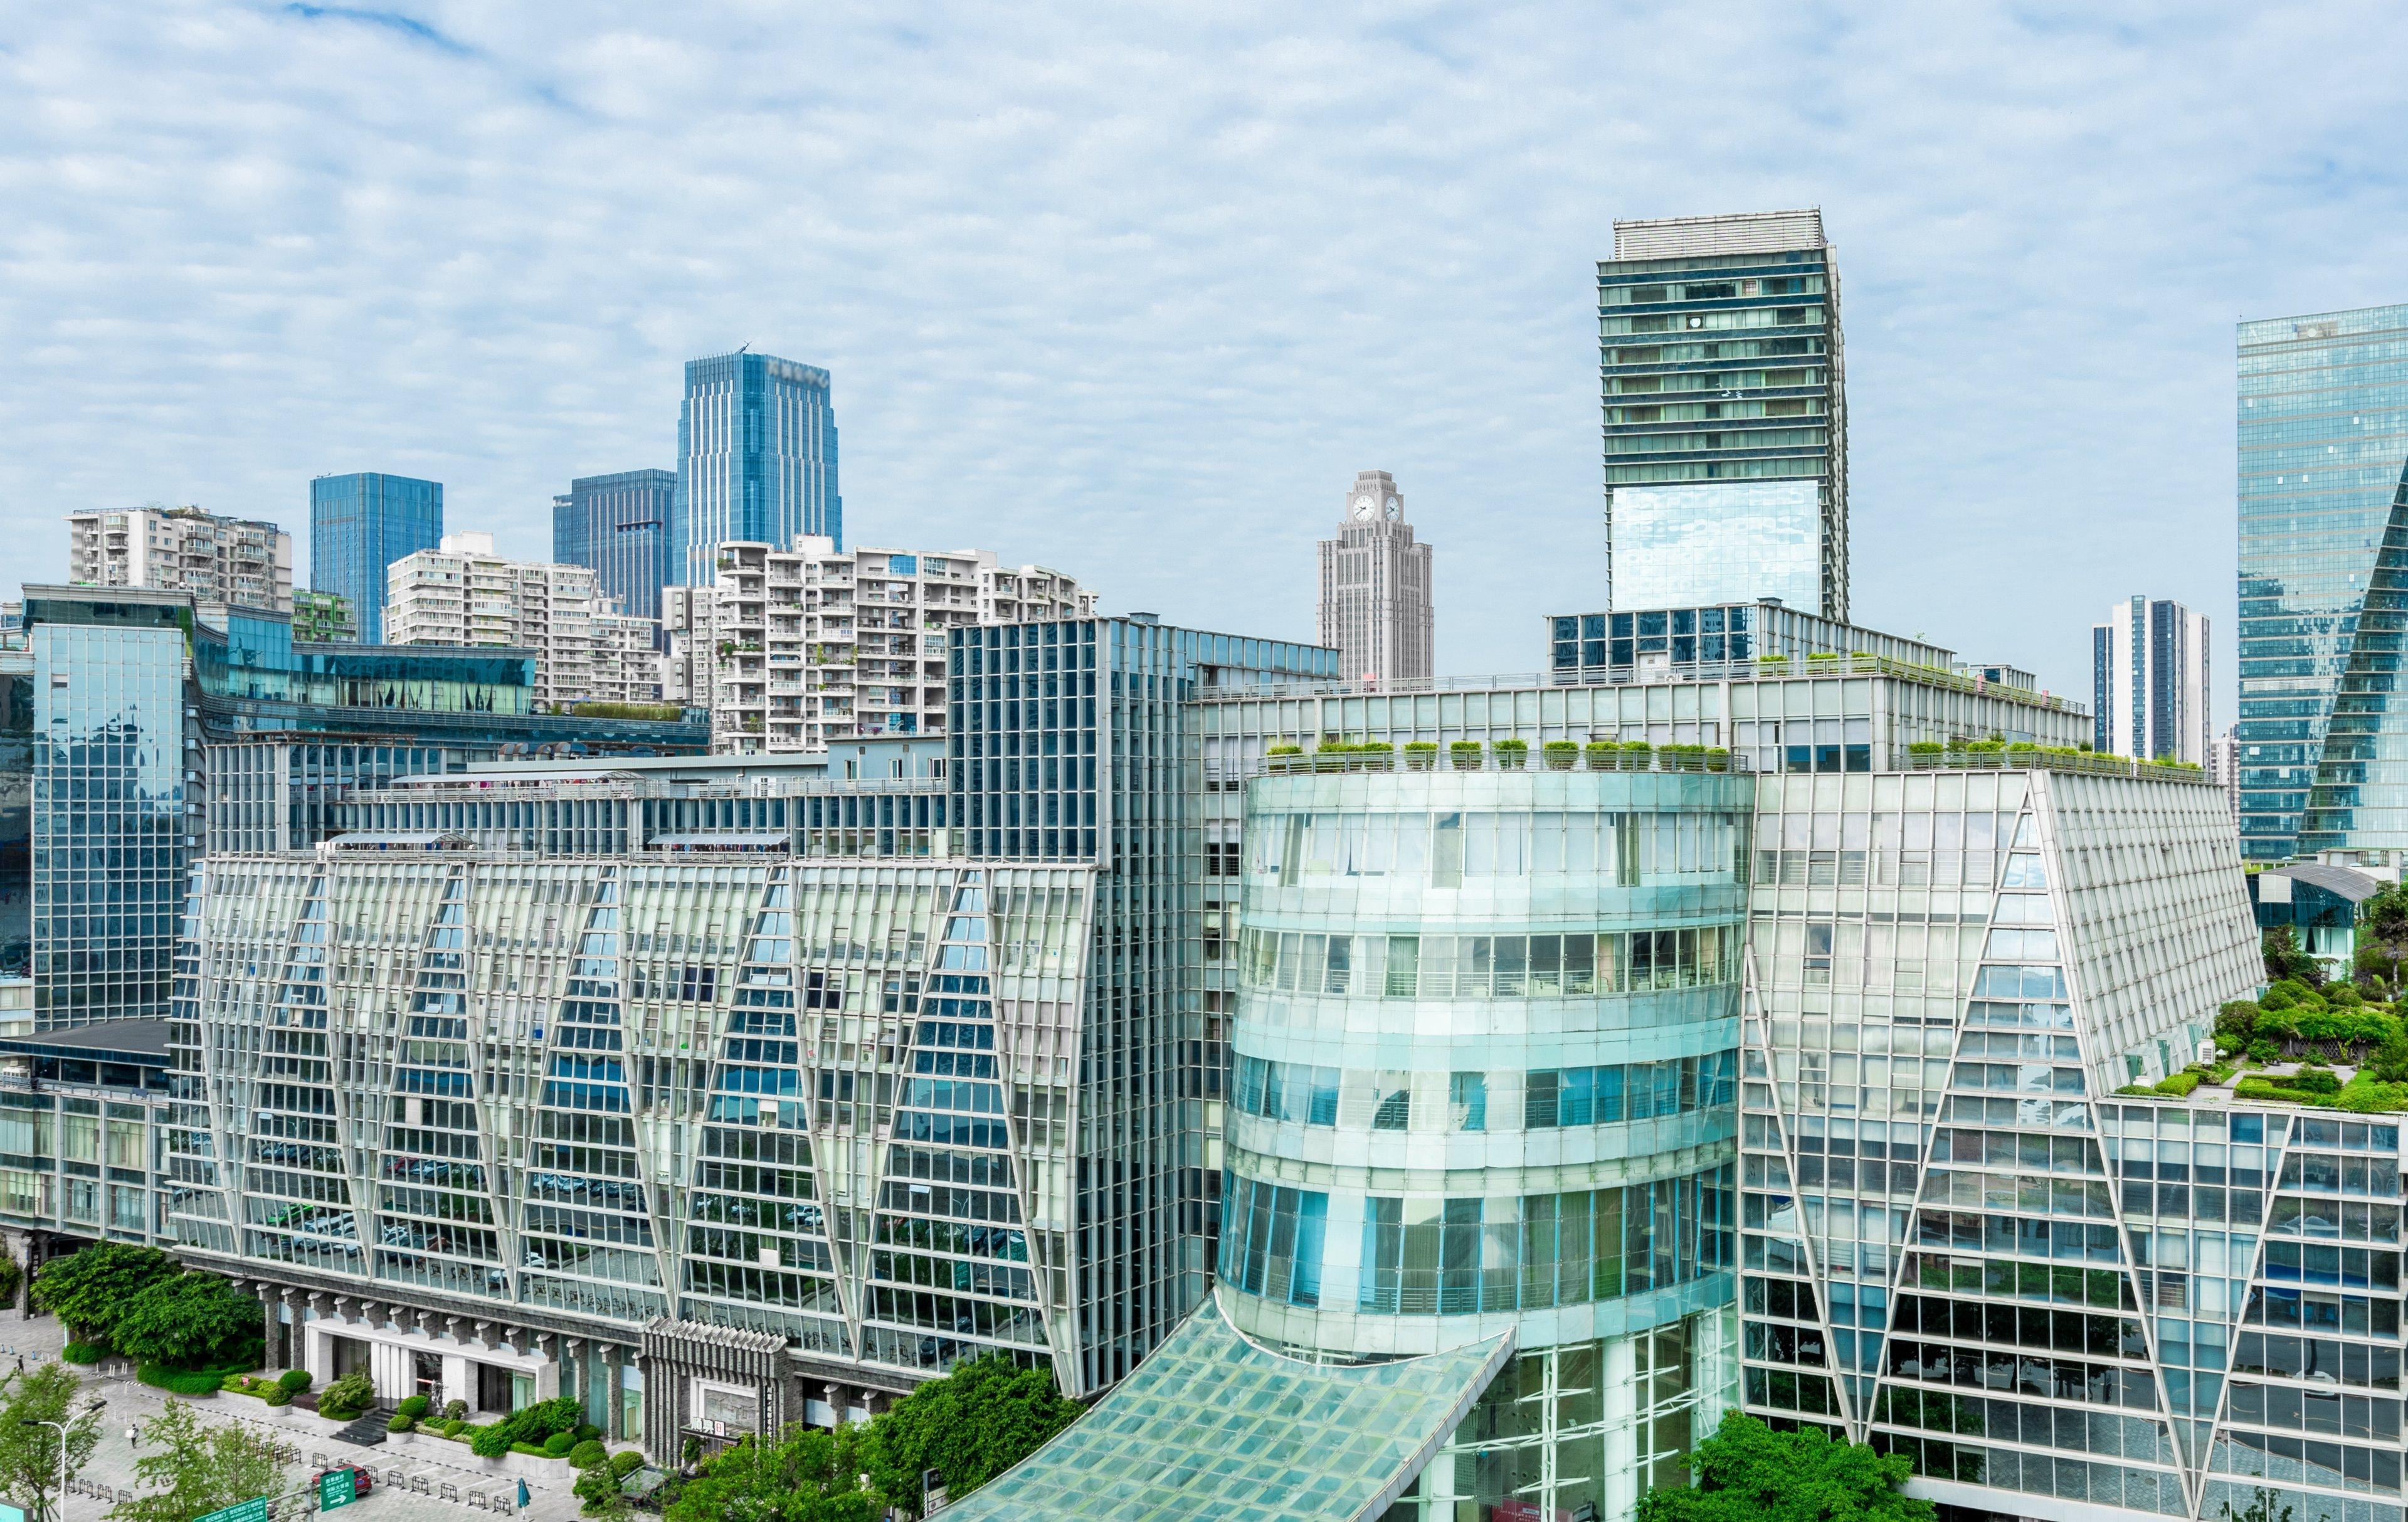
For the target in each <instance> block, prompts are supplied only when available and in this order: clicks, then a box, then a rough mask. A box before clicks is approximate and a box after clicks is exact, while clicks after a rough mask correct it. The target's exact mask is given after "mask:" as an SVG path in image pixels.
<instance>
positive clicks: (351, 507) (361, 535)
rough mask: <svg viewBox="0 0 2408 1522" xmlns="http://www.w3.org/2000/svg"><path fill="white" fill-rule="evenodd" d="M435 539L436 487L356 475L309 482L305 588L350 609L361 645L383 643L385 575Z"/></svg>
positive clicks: (439, 503)
mask: <svg viewBox="0 0 2408 1522" xmlns="http://www.w3.org/2000/svg"><path fill="white" fill-rule="evenodd" d="M442 539H443V483H442V482H441V481H419V480H416V479H414V478H412V477H409V476H391V475H386V474H385V473H383V472H382V471H376V470H363V471H359V472H356V473H354V474H351V475H348V476H320V477H318V478H317V479H316V480H314V481H310V482H309V585H310V587H311V588H312V589H313V590H315V591H319V592H331V593H334V594H335V595H336V596H339V597H341V598H343V599H344V600H345V601H346V602H348V603H350V604H351V616H352V617H353V618H354V619H355V620H357V621H358V624H359V629H360V639H361V642H362V643H365V644H371V645H377V644H383V643H386V642H387V636H386V634H385V627H384V593H385V568H386V567H389V566H391V565H392V564H393V563H394V561H396V560H399V559H400V558H401V557H402V556H404V555H407V554H412V553H416V552H418V551H420V550H432V549H434V548H435V547H436V546H437V544H439V543H441V542H442Z"/></svg>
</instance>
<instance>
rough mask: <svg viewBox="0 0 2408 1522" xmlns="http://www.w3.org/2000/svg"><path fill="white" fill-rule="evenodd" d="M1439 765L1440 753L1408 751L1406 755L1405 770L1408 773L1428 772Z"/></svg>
mask: <svg viewBox="0 0 2408 1522" xmlns="http://www.w3.org/2000/svg"><path fill="white" fill-rule="evenodd" d="M1437 765H1438V753H1437V752H1436V751H1407V752H1406V753H1405V769H1406V770H1407V771H1428V770H1430V769H1431V768H1434V767H1436V766H1437Z"/></svg>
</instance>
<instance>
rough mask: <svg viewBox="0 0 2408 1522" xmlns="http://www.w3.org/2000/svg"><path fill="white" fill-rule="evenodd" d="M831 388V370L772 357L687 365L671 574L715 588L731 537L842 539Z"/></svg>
mask: <svg viewBox="0 0 2408 1522" xmlns="http://www.w3.org/2000/svg"><path fill="white" fill-rule="evenodd" d="M829 387H830V382H829V378H828V372H827V371H825V370H823V369H819V368H817V367H815V366H810V365H797V364H796V363H795V362H794V361H792V360H786V359H776V358H772V357H771V356H769V355H767V354H755V353H750V352H738V353H733V354H716V355H712V356H710V357H709V358H705V359H695V360H688V361H687V362H686V366H685V400H684V401H683V403H682V404H681V406H680V407H679V409H678V477H677V492H676V495H675V496H674V497H673V498H672V499H671V502H670V505H669V523H668V563H669V575H670V577H671V579H672V580H674V581H676V582H680V583H681V584H682V585H685V586H709V585H710V583H711V581H712V579H713V578H714V577H716V576H717V575H718V569H719V547H720V546H721V545H723V544H727V543H731V542H742V543H747V544H785V543H788V542H790V541H791V540H792V539H793V538H795V536H796V535H797V534H818V535H824V536H825V537H826V538H828V539H830V540H831V541H833V542H834V543H836V544H838V545H841V544H843V542H844V499H843V497H842V496H841V495H839V493H838V491H837V432H836V413H835V410H834V408H833V406H832V405H831V402H830V389H829Z"/></svg>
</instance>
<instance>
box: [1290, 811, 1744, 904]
mask: <svg viewBox="0 0 2408 1522" xmlns="http://www.w3.org/2000/svg"><path fill="white" fill-rule="evenodd" d="M1746 834H1747V816H1746V815H1744V814H1705V813H1617V812H1589V811H1575V812H1565V811H1553V810H1547V811H1513V812H1499V811H1480V810H1475V811H1446V812H1441V813H1426V814H1423V813H1339V812H1327V813H1294V814H1267V815H1263V816H1260V817H1259V818H1257V819H1256V820H1255V821H1254V827H1253V828H1252V829H1250V830H1249V831H1248V832H1247V842H1248V848H1249V849H1248V851H1247V856H1246V869H1247V871H1248V872H1249V873H1251V874H1255V875H1260V876H1263V877H1266V878H1269V879H1271V880H1273V881H1276V882H1277V883H1281V884H1283V885H1286V886H1294V885H1295V884H1297V883H1301V882H1303V881H1305V880H1306V879H1308V878H1316V877H1398V878H1403V879H1408V880H1412V881H1416V882H1421V881H1426V882H1427V883H1429V884H1430V885H1431V886H1432V887H1440V888H1452V887H1460V886H1462V885H1463V881H1464V879H1466V878H1490V877H1531V876H1541V877H1555V876H1581V877H1600V878H1603V879H1605V880H1607V881H1610V882H1612V883H1617V884H1620V885H1622V886H1625V887H1630V886H1636V885H1637V884H1639V883H1645V882H1654V881H1656V879H1659V878H1663V877H1668V876H1672V875H1675V874H1678V875H1682V876H1698V875H1701V874H1702V875H1709V876H1716V877H1721V876H1727V875H1730V874H1732V873H1735V872H1737V871H1738V870H1740V869H1741V868H1742V866H1743V865H1744V862H1745V857H1744V856H1743V855H1742V849H1741V846H1742V841H1743V840H1745V839H1746Z"/></svg>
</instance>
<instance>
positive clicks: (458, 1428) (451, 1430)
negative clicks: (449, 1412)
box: [443, 1400, 468, 1438]
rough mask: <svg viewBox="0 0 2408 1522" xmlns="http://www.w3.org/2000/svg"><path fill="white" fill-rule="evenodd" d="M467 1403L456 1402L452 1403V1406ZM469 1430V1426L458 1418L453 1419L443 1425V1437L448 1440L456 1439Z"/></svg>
mask: <svg viewBox="0 0 2408 1522" xmlns="http://www.w3.org/2000/svg"><path fill="white" fill-rule="evenodd" d="M464 1404H466V1402H465V1401H460V1400H454V1401H452V1405H455V1406H457V1405H464ZM467 1429H468V1424H467V1423H466V1422H464V1421H462V1420H461V1419H460V1418H459V1417H457V1416H453V1417H451V1418H449V1419H447V1420H446V1421H445V1422H444V1423H443V1435H444V1436H445V1437H447V1438H456V1437H458V1436H459V1435H460V1434H461V1433H463V1432H465V1431H466V1430H467Z"/></svg>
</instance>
